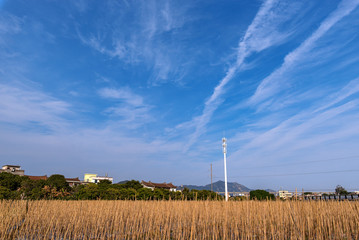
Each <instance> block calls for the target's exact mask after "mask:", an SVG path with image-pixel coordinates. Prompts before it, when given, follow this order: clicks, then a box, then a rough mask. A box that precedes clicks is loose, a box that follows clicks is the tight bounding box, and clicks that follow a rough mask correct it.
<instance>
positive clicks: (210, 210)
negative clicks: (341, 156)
mask: <svg viewBox="0 0 359 240" xmlns="http://www.w3.org/2000/svg"><path fill="white" fill-rule="evenodd" d="M0 239H359V202H354V201H353V202H348V201H341V202H338V201H327V202H325V201H305V202H301V201H262V202H260V201H241V202H222V201H105V200H100V201H56V200H54V201H45V200H41V201H29V202H26V201H0Z"/></svg>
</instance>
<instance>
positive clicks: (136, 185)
mask: <svg viewBox="0 0 359 240" xmlns="http://www.w3.org/2000/svg"><path fill="white" fill-rule="evenodd" d="M119 185H120V186H121V187H122V188H133V189H135V190H136V191H137V190H138V189H141V188H143V186H142V184H141V183H140V182H139V181H136V180H131V181H128V182H126V183H124V184H119Z"/></svg>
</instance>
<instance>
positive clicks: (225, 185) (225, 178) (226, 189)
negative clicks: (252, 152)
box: [222, 138, 228, 201]
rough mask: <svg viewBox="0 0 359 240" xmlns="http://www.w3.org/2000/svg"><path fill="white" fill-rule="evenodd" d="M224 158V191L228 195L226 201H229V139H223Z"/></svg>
mask: <svg viewBox="0 0 359 240" xmlns="http://www.w3.org/2000/svg"><path fill="white" fill-rule="evenodd" d="M222 147H223V158H224V189H225V194H226V201H228V187H227V139H226V138H222Z"/></svg>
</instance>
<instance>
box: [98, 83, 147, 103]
mask: <svg viewBox="0 0 359 240" xmlns="http://www.w3.org/2000/svg"><path fill="white" fill-rule="evenodd" d="M99 95H100V96H101V97H103V98H113V99H119V100H122V101H124V102H125V103H126V104H129V105H132V106H143V105H144V104H143V98H142V97H141V96H140V95H137V94H134V93H133V92H132V91H131V90H130V89H129V88H126V87H125V88H117V89H114V88H102V89H100V90H99Z"/></svg>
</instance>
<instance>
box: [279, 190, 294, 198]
mask: <svg viewBox="0 0 359 240" xmlns="http://www.w3.org/2000/svg"><path fill="white" fill-rule="evenodd" d="M278 196H279V197H280V198H282V199H288V198H291V197H293V193H290V192H288V191H285V190H279V191H278Z"/></svg>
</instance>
